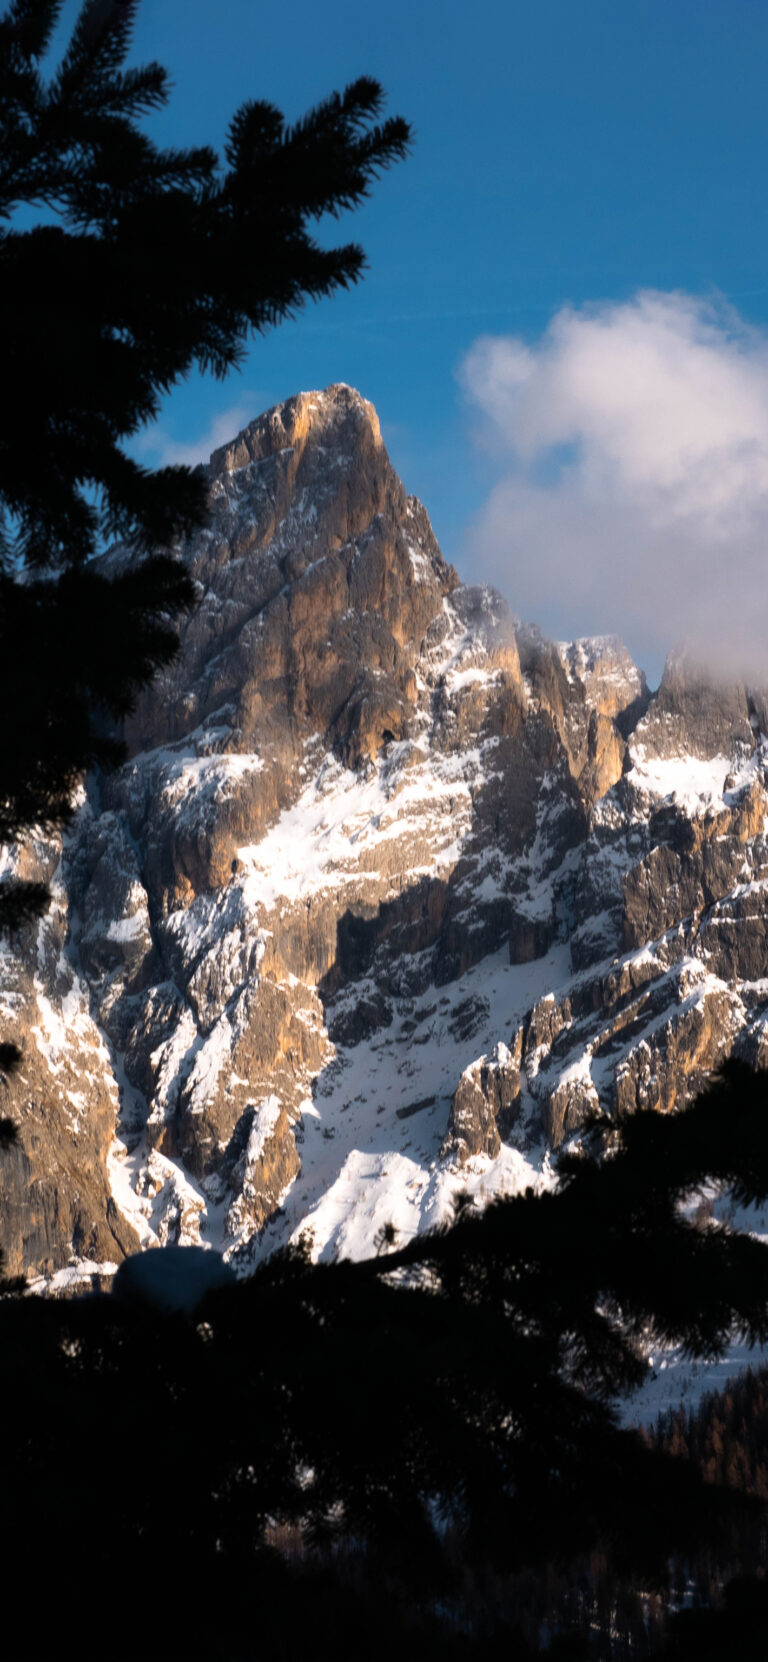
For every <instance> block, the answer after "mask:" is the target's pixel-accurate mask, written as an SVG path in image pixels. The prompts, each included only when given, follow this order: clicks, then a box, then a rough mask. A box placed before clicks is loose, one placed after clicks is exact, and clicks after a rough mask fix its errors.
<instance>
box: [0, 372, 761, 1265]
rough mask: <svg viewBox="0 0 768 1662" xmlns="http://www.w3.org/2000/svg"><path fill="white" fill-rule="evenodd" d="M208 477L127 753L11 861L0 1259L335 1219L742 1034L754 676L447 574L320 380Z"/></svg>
mask: <svg viewBox="0 0 768 1662" xmlns="http://www.w3.org/2000/svg"><path fill="white" fill-rule="evenodd" d="M208 478H209V482H210V493H211V518H210V523H209V525H208V527H207V529H206V530H205V531H203V532H201V533H198V534H197V535H196V536H195V537H193V538H192V539H190V541H189V542H188V543H187V544H186V545H185V546H184V547H183V548H180V549H179V550H178V553H179V557H181V558H183V559H184V560H185V562H186V563H187V564H188V566H189V569H190V571H191V574H192V577H193V579H194V582H195V587H196V596H197V599H196V604H195V607H194V609H193V611H192V612H191V614H190V615H189V617H188V618H186V619H185V620H184V622H183V624H182V646H181V651H180V654H179V656H178V658H177V660H176V662H175V663H174V665H173V666H172V669H171V670H170V671H169V672H168V673H166V674H165V675H164V676H163V677H161V678H159V679H158V680H157V681H156V682H155V683H154V685H153V686H152V687H151V688H150V689H149V690H148V692H147V693H146V694H145V695H144V696H143V697H142V699H141V701H140V703H139V705H138V707H137V709H136V711H135V713H134V715H133V717H132V718H131V721H130V724H129V729H128V740H129V745H130V752H131V754H130V760H129V761H128V763H127V764H126V765H125V767H124V768H122V769H121V771H120V772H119V773H118V774H116V775H115V776H113V777H112V778H110V779H108V780H103V781H101V782H100V783H97V782H93V783H92V784H91V785H90V786H89V789H88V791H87V793H86V795H85V799H84V801H83V803H82V806H81V807H80V810H79V813H78V817H77V820H76V823H75V825H74V827H73V830H72V831H71V832H70V833H68V834H67V837H66V840H65V844H64V846H63V848H59V847H53V846H52V845H42V844H40V845H32V846H30V848H28V849H25V850H24V851H10V852H9V853H8V855H7V863H8V865H9V866H10V865H13V863H14V862H15V863H16V864H17V865H20V867H21V869H23V871H24V874H25V875H33V874H35V873H36V872H37V871H38V870H40V871H47V872H53V873H54V891H55V903H54V906H53V908H52V910H51V912H50V914H49V916H48V917H47V918H46V919H45V920H44V922H43V923H42V924H41V925H39V926H37V925H36V926H35V927H34V929H30V930H27V931H25V932H22V933H21V934H20V935H19V937H18V938H17V939H16V940H15V941H14V942H12V943H9V944H8V946H7V948H6V951H5V957H4V969H3V976H2V998H3V1009H4V1018H3V1033H4V1034H5V1033H6V1032H7V1034H8V1036H14V1037H17V1038H18V1040H19V1042H20V1043H21V1044H22V1045H23V1049H24V1062H23V1066H22V1070H21V1073H20V1075H19V1076H18V1078H16V1079H14V1080H13V1081H12V1082H11V1083H10V1085H9V1086H8V1088H7V1091H6V1102H5V1105H4V1111H7V1112H10V1113H12V1114H13V1115H14V1116H15V1117H16V1118H17V1120H18V1122H19V1126H20V1142H19V1145H18V1147H17V1149H16V1151H15V1152H13V1153H12V1154H6V1155H3V1156H2V1157H1V1158H2V1160H3V1162H4V1164H3V1206H2V1209H0V1233H1V1235H2V1243H3V1246H4V1250H5V1252H6V1256H7V1260H8V1267H9V1268H10V1269H14V1270H15V1269H20V1268H21V1267H25V1268H27V1269H28V1270H29V1271H30V1272H32V1273H38V1274H41V1275H46V1276H51V1275H53V1274H54V1273H56V1272H59V1274H63V1273H64V1271H65V1269H66V1267H67V1265H68V1264H69V1263H70V1262H71V1261H73V1260H74V1261H76V1262H78V1263H82V1262H87V1263H88V1264H95V1265H98V1266H100V1267H101V1272H102V1273H107V1271H105V1266H107V1269H108V1266H109V1265H110V1264H112V1265H115V1264H117V1263H118V1262H119V1261H120V1260H121V1258H122V1257H123V1255H124V1254H125V1253H126V1252H131V1251H133V1250H135V1249H136V1247H137V1246H143V1247H148V1246H153V1245H156V1244H161V1245H174V1244H182V1245H183V1244H189V1245H212V1246H214V1247H216V1248H218V1249H219V1250H221V1251H223V1252H224V1253H225V1255H226V1256H227V1257H228V1258H229V1260H230V1261H231V1262H233V1263H234V1264H235V1266H236V1267H241V1266H242V1267H247V1265H248V1264H249V1263H252V1262H253V1261H254V1259H255V1258H257V1257H258V1256H259V1255H261V1254H264V1253H266V1252H268V1251H270V1250H271V1249H272V1248H274V1247H275V1246H277V1245H279V1244H281V1243H283V1242H285V1241H287V1240H289V1239H291V1238H294V1239H296V1238H298V1237H299V1236H300V1235H302V1234H304V1235H305V1236H306V1237H307V1239H308V1242H309V1245H310V1248H311V1250H312V1251H313V1252H314V1253H315V1255H317V1254H323V1255H325V1256H333V1255H335V1254H338V1253H342V1254H343V1253H351V1254H354V1255H359V1254H362V1253H365V1252H370V1251H372V1250H374V1242H375V1239H376V1237H377V1234H378V1231H379V1230H380V1229H381V1226H382V1224H383V1223H390V1222H392V1223H394V1225H395V1228H396V1230H397V1232H398V1235H399V1237H401V1238H405V1237H407V1236H408V1235H409V1234H412V1233H413V1232H414V1231H415V1230H417V1229H421V1228H425V1227H429V1225H430V1224H432V1223H435V1222H437V1221H439V1220H440V1219H441V1218H443V1217H444V1216H446V1214H447V1213H448V1211H449V1210H450V1207H451V1205H452V1201H453V1198H454V1196H455V1194H456V1192H457V1191H458V1190H460V1189H461V1190H467V1189H468V1190H469V1191H470V1192H471V1193H473V1194H475V1196H476V1197H477V1198H478V1200H479V1202H482V1200H483V1199H484V1198H487V1197H488V1196H490V1195H492V1194H493V1193H495V1192H499V1191H505V1190H506V1191H509V1190H513V1189H515V1188H517V1187H519V1186H521V1185H525V1184H527V1183H534V1184H537V1183H541V1182H546V1181H548V1180H549V1153H550V1151H551V1149H552V1148H554V1147H557V1146H558V1145H560V1144H561V1143H562V1142H563V1140H564V1139H567V1138H568V1137H569V1136H571V1135H577V1134H578V1130H579V1127H580V1125H581V1124H582V1123H583V1121H584V1118H585V1116H586V1115H587V1114H592V1113H593V1112H594V1111H595V1110H596V1109H602V1110H603V1111H604V1112H606V1113H610V1114H614V1115H621V1114H625V1113H630V1112H635V1111H637V1110H638V1109H658V1110H661V1111H669V1110H670V1109H673V1108H674V1107H676V1106H679V1105H680V1104H682V1103H684V1102H685V1101H686V1100H687V1099H688V1098H689V1096H690V1095H691V1094H692V1093H693V1092H695V1091H696V1090H697V1089H698V1088H699V1086H700V1084H701V1083H702V1081H703V1080H704V1079H705V1078H706V1077H707V1075H708V1074H709V1072H710V1071H711V1070H712V1068H713V1067H714V1066H715V1065H716V1064H717V1062H718V1061H719V1060H720V1059H721V1058H722V1057H723V1056H724V1055H726V1054H728V1053H729V1052H730V1051H731V1050H733V1049H737V1050H738V1051H739V1052H740V1053H743V1054H746V1055H748V1056H749V1057H750V1058H751V1059H752V1060H754V1061H756V1062H761V1061H763V1060H764V1059H765V1051H766V1038H765V1033H766V1017H767V1016H768V970H767V969H766V953H767V950H768V948H767V945H766V925H767V923H768V906H766V904H765V899H764V896H765V893H766V889H765V887H764V885H765V884H766V880H767V879H768V854H767V852H766V841H765V812H766V792H765V779H766V766H765V764H766V750H765V742H766V741H765V740H764V738H763V729H764V726H765V720H764V699H763V698H761V697H760V696H758V694H756V693H752V692H750V691H749V690H747V689H745V688H743V687H725V688H718V687H714V686H712V685H711V683H709V682H708V681H707V678H706V676H704V675H702V674H701V672H700V671H697V670H695V669H694V668H692V667H691V666H690V665H688V664H686V663H685V662H684V661H679V660H676V661H674V662H672V663H670V665H669V666H668V670H667V672H666V674H665V677H664V680H663V682H662V686H661V688H660V689H659V691H658V693H657V694H655V695H654V696H653V697H651V696H650V695H649V693H648V690H647V688H646V685H645V681H644V678H643V676H642V674H641V673H640V671H639V670H638V669H637V668H636V667H635V665H634V664H633V663H632V661H631V659H630V658H629V655H628V654H627V652H626V650H625V649H624V647H623V646H622V645H621V643H620V642H618V641H616V640H614V639H609V638H601V639H597V640H586V641H577V642H572V643H566V644H562V643H561V644H554V643H552V642H548V641H546V640H545V639H544V638H543V637H542V636H541V634H540V633H539V631H538V630H536V629H535V628H534V627H533V626H530V625H523V624H521V623H520V622H519V620H518V619H516V618H515V617H514V615H513V614H512V613H511V612H510V610H509V608H508V607H507V605H506V604H505V602H504V601H503V600H502V599H501V598H500V596H499V595H497V594H496V593H495V592H494V591H492V590H490V589H488V588H483V587H480V588H469V587H465V586H463V585H461V584H460V583H459V580H458V578H457V575H456V573H455V571H454V570H453V568H452V567H451V566H448V565H447V564H446V562H445V561H444V559H443V557H442V555H441V553H440V550H439V548H438V546H437V543H436V541H435V538H434V535H433V533H432V530H431V527H430V524H429V519H428V517H427V514H426V512H425V510H424V508H423V507H422V506H421V505H420V503H418V502H417V501H416V500H415V499H414V498H412V497H408V496H407V495H406V493H405V491H404V489H403V486H402V485H401V483H400V481H399V479H398V478H397V476H396V474H395V473H394V471H393V469H392V467H391V465H390V463H389V460H388V457H387V454H386V450H385V448H384V446H383V444H382V440H381V435H380V432H379V427H378V422H377V419H376V415H375V412H374V410H373V409H372V407H371V406H370V405H369V404H366V403H365V401H364V400H363V399H362V398H360V397H359V396H358V394H357V393H355V392H353V391H352V390H351V389H350V388H348V387H341V386H337V387H331V388H329V389H328V390H327V391H326V392H324V393H308V394H300V395H299V396H298V397H297V398H294V399H291V400H289V401H288V402H287V403H286V404H283V405H281V406H279V407H278V408H277V409H275V410H272V411H270V412H269V413H268V414H267V415H265V416H262V417H260V418H259V419H258V420H257V421H255V422H253V423H252V425H251V426H250V427H248V428H247V429H246V430H245V431H244V432H243V433H241V434H240V435H239V436H238V437H237V438H236V439H235V440H234V441H233V443H232V444H231V445H229V446H227V447H225V448H224V449H223V450H221V451H218V452H217V453H216V454H215V455H214V456H213V457H212V458H211V463H210V467H209V469H208ZM124 557H125V556H124V555H123V554H122V553H121V551H120V550H116V551H114V552H113V554H112V555H111V556H109V558H110V559H111V560H112V561H115V562H119V561H120V560H122V559H123V558H124Z"/></svg>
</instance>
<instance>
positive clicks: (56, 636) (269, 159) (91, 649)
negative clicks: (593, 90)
mask: <svg viewBox="0 0 768 1662" xmlns="http://www.w3.org/2000/svg"><path fill="white" fill-rule="evenodd" d="M61 3H62V0H13V4H12V5H10V6H9V7H8V8H7V10H6V11H5V12H4V14H3V16H2V17H1V18H0V359H1V361H2V364H3V401H2V412H0V708H2V709H3V711H4V712H5V713H6V720H5V728H4V739H3V756H2V764H1V772H0V842H5V843H8V842H13V841H14V840H15V839H17V838H18V837H19V836H21V835H23V834H24V833H28V832H29V831H31V830H33V829H35V828H38V829H40V830H41V831H43V832H50V831H52V830H55V829H57V828H60V827H62V826H63V825H66V823H67V821H68V820H69V819H70V817H71V815H72V811H73V793H74V790H75V787H76V785H77V783H78V781H79V780H80V779H81V778H82V776H83V774H84V772H85V771H86V770H87V769H88V768H91V767H94V766H96V765H98V766H101V767H107V766H111V765H114V764H115V763H116V762H118V761H119V760H120V759H121V756H122V754H123V752H122V747H121V745H120V742H119V740H118V739H117V738H116V736H115V729H114V721H115V718H117V719H118V720H119V718H120V717H122V716H124V715H125V713H126V712H127V711H128V710H129V709H130V708H131V705H132V702H133V700H134V698H135V696H136V694H137V692H138V691H139V689H140V688H141V687H142V686H144V685H145V684H146V682H147V681H148V680H149V679H150V678H151V676H152V675H153V674H154V673H155V671H156V670H157V669H158V668H159V667H160V666H162V665H163V664H166V663H168V661H169V659H170V658H171V657H172V656H173V654H174V652H175V651H176V647H177V636H176V632H175V630H174V627H173V618H174V615H175V614H177V613H178V612H179V610H180V609H182V608H184V607H185V606H186V605H187V604H189V603H190V601H191V598H192V595H191V587H190V583H189V579H188V577H187V575H186V573H185V571H184V569H183V567H182V566H181V564H180V563H179V562H178V560H177V559H176V558H174V549H175V544H176V540H177V539H178V538H179V537H180V536H181V535H182V534H183V533H185V532H188V531H189V530H190V529H192V528H193V527H195V526H198V525H200V524H201V523H203V521H204V518H205V514H206V484H205V479H204V477H203V476H202V474H201V473H200V472H199V470H198V471H193V470H192V469H190V468H187V467H164V468H159V469H154V470H152V469H148V468H145V467H142V466H140V465H139V464H138V463H137V462H136V461H134V460H132V459H131V458H130V457H129V456H128V455H127V454H126V451H125V449H124V448H123V447H124V445H125V442H126V440H128V439H130V438H131V436H132V435H134V434H135V433H136V432H137V430H138V429H139V428H140V427H141V426H142V425H143V424H144V423H145V422H147V421H151V420H152V419H153V418H154V417H155V416H156V415H157V412H158V409H159V403H160V399H161V397H162V395H163V394H165V393H167V392H168V390H169V389H170V388H171V387H173V386H174V385H175V384H176V383H177V382H178V381H179V379H181V378H182V377H184V376H185V375H186V374H187V372H188V371H189V370H190V368H192V366H194V365H197V366H198V367H199V368H201V369H203V370H210V371H211V372H212V373H213V374H214V375H215V376H219V377H221V376H224V375H226V374H227V373H228V371H229V370H231V369H232V368H234V367H236V366H237V365H238V363H239V362H240V361H241V360H242V358H243V356H244V353H245V349H246V343H247V340H248V337H249V335H250V334H251V333H252V332H253V331H257V332H263V331H264V330H266V329H268V328H270V327H271V326H272V325H274V324H276V323H279V322H280V320H281V319H283V318H286V317H288V316H290V315H291V314H293V313H294V312H296V311H297V310H298V309H299V308H300V307H301V306H302V305H303V304H304V303H305V301H306V299H307V298H312V299H318V298H320V297H321V296H324V295H328V294H331V293H333V291H334V290H336V289H338V288H344V287H347V286H348V285H349V284H351V283H355V282H356V281H357V280H358V278H359V277H360V276H361V274H362V271H363V268H364V264H365V261H364V255H363V252H362V250H361V248H359V247H358V246H357V245H356V244H354V243H351V244H345V245H343V246H340V247H336V248H331V249H326V248H321V247H320V246H319V245H318V243H317V242H316V241H315V240H314V239H313V237H312V236H311V235H310V234H309V229H308V227H309V226H310V224H311V223H312V222H313V221H316V220H318V219H319V218H320V217H321V216H322V215H324V214H332V215H338V214H339V213H341V212H343V211H345V210H347V209H352V208H354V207H356V206H357V205H358V204H359V203H360V202H361V201H362V199H363V198H364V197H365V196H366V195H367V194H368V191H369V189H370V187H371V184H372V182H373V180H374V179H375V177H376V175H377V174H378V173H379V172H381V170H382V169H384V168H387V167H388V166H389V165H390V164H391V163H392V162H394V161H396V160H397V159H398V158H400V157H402V156H403V155H404V154H405V153H406V151H407V148H408V144H409V139H410V131H409V128H408V126H407V124H406V122H405V121H403V120H401V119H400V118H397V117H395V118H391V119H388V120H385V121H383V122H381V121H379V119H378V117H379V115H380V112H381V108H382V101H383V99H382V91H381V88H380V87H379V86H378V84H377V83H376V82H375V81H373V80H370V79H369V78H365V77H364V78H362V79H360V80H358V81H355V82H354V83H353V84H352V85H351V86H349V87H347V89H346V91H345V92H344V93H343V94H338V93H334V94H333V95H332V96H331V97H330V98H328V99H327V100H326V101H325V102H324V103H322V104H320V105H319V106H318V108H317V109H314V110H311V111H310V112H309V113H308V114H307V115H306V116H305V117H304V118H303V119H302V120H300V121H298V122H297V123H296V124H295V125H294V126H292V127H289V126H287V125H286V123H285V121H284V119H283V117H282V115H281V114H280V112H279V110H277V109H275V108H274V106H273V105H271V104H267V103H262V102H258V101H253V102H250V103H247V104H244V105H243V106H242V108H241V109H239V110H238V111H237V113H236V114H235V116H234V118H233V120H232V123H231V126H230V129H229V136H228V139H227V144H226V149H225V162H224V165H223V166H222V165H220V163H219V159H218V157H217V156H216V154H215V152H214V151H213V150H212V149H210V148H209V147H207V146H202V147H198V148H194V149H186V150H163V149H159V148H158V147H157V146H156V145H155V144H154V143H153V142H152V141H151V139H150V138H149V137H148V136H147V135H146V133H144V132H142V130H141V127H140V126H139V125H138V123H139V121H140V118H141V117H142V116H144V115H146V114H147V113H148V112H150V111H152V110H155V109H158V108H159V107H161V106H162V105H163V104H165V103H166V101H167V98H168V77H167V75H166V72H165V70H164V69H162V68H161V67H160V65H159V64H156V63H151V64H148V65H146V66H145V67H143V68H140V69H136V68H130V69H126V68H124V67H123V65H124V59H125V56H126V52H127V50H128V46H129V44H130V36H131V29H132V25H133V22H134V19H135V15H136V11H137V6H138V0H86V3H85V4H84V5H83V6H82V8H81V10H80V13H79V16H78V18H77V21H76V23H75V27H74V30H73V33H72V37H71V40H70V42H69V45H68V46H67V48H66V50H65V52H64V55H63V57H62V59H61V62H60V63H59V66H58V68H57V69H56V70H55V73H53V75H52V76H51V78H50V79H49V80H48V81H47V82H46V81H45V80H44V79H43V76H42V73H41V68H40V65H41V60H42V59H43V58H44V56H45V54H46V52H47V50H48V48H49V45H50V42H51V37H52V34H53V31H54V28H55V26H56V23H57V21H58V18H59V15H60V12H61ZM19 209H23V210H24V211H25V218H24V219H23V220H20V219H19V212H18V210H19ZM30 217H31V220H32V223H29V221H30ZM36 221H38V222H36ZM115 537H118V538H120V539H122V540H123V542H124V543H125V545H126V546H127V548H128V549H129V550H131V551H132V552H133V554H134V555H135V556H136V557H135V558H134V559H130V560H128V561H127V562H125V563H124V565H123V567H122V568H121V569H119V570H115V569H113V570H111V571H110V572H109V573H107V572H105V571H104V570H103V569H102V570H99V569H98V568H97V567H95V566H94V562H93V556H94V555H95V554H96V553H97V552H98V551H99V550H100V549H101V548H102V547H103V545H104V541H105V539H109V538H115ZM47 899H48V895H47V890H46V888H45V887H44V886H43V885H41V884H39V883H23V882H19V881H16V882H5V883H3V884H0V928H4V929H5V930H9V929H15V928H16V927H18V925H19V924H20V923H22V922H25V921H28V920H29V919H31V918H34V917H36V916H40V915H41V913H42V912H43V911H44V909H45V907H46V904H47ZM17 1063H18V1052H16V1051H15V1050H14V1047H13V1046H12V1045H10V1044H8V1043H6V1044H4V1045H3V1046H2V1055H0V1071H3V1072H5V1073H7V1072H8V1071H9V1070H10V1069H12V1068H13V1066H14V1065H15V1064H17ZM5 1134H6V1135H10V1134H11V1131H10V1126H9V1122H7V1121H6V1122H5Z"/></svg>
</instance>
